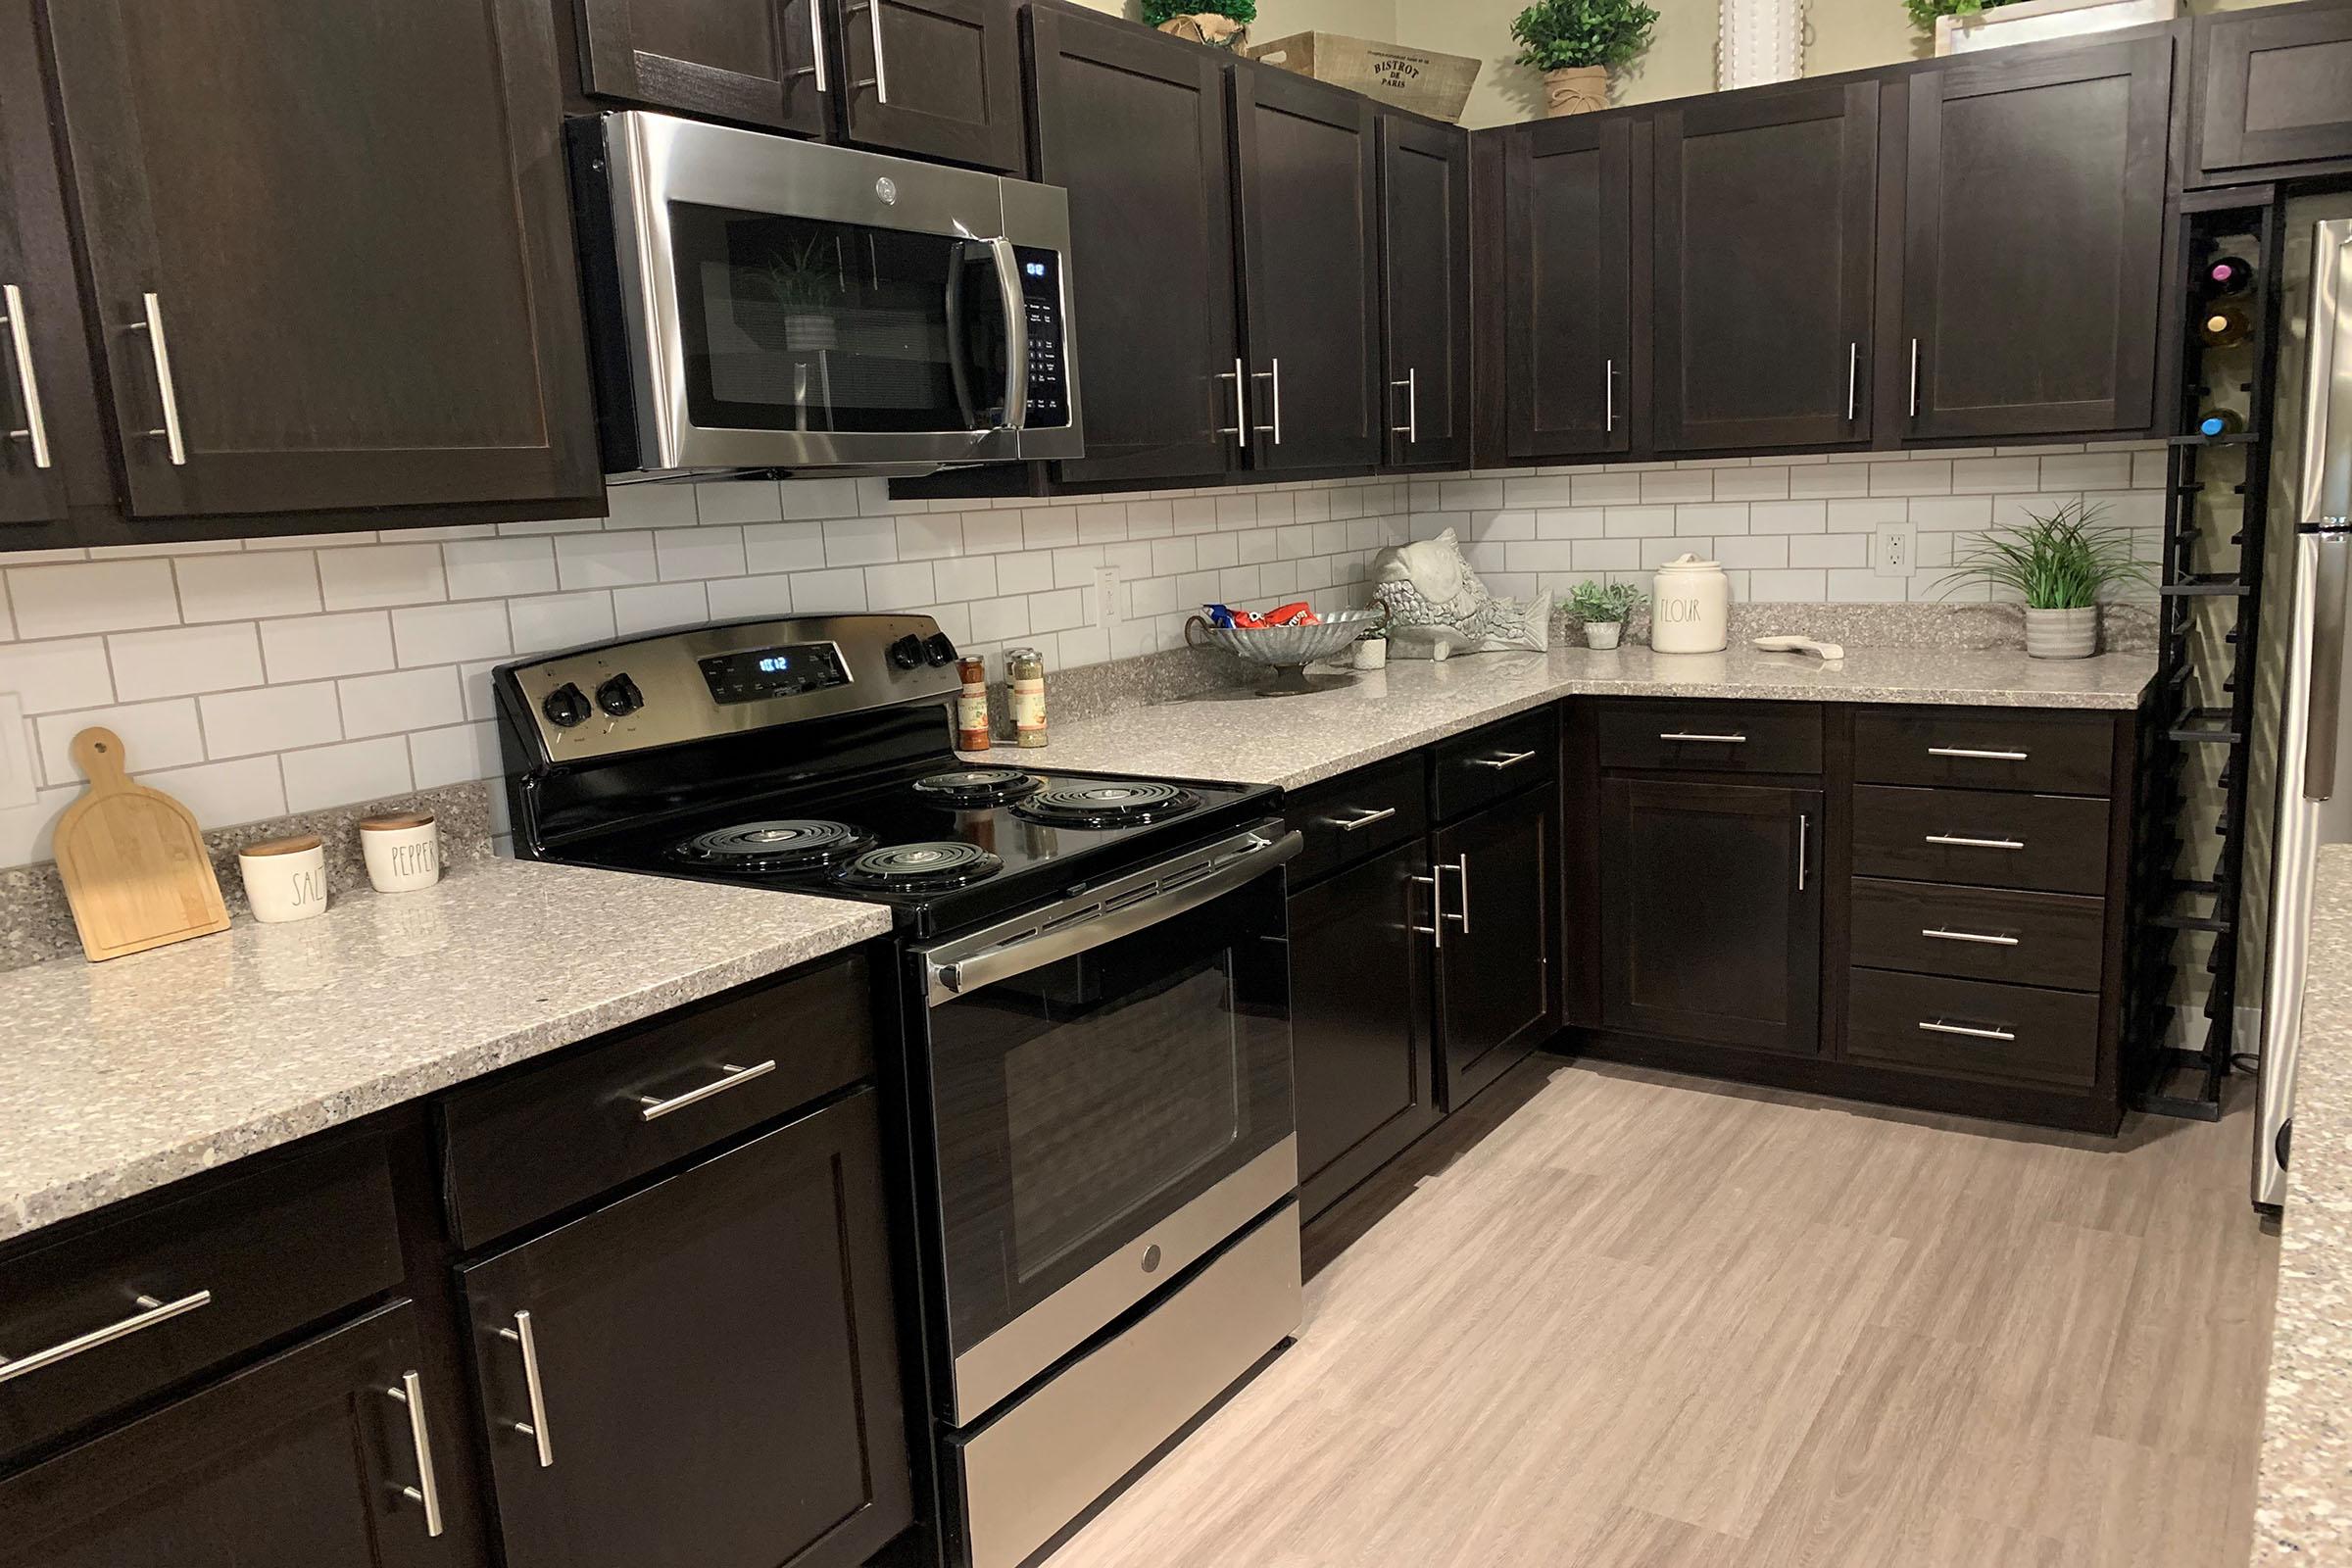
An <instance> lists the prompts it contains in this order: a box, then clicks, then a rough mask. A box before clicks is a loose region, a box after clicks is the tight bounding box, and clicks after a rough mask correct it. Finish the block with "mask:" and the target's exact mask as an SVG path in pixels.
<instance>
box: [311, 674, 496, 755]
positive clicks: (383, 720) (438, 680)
mask: <svg viewBox="0 0 2352 1568" xmlns="http://www.w3.org/2000/svg"><path fill="white" fill-rule="evenodd" d="M336 691H337V694H338V695H339V697H340V699H341V701H342V705H343V733H344V735H345V736H347V737H348V738H350V739H352V740H360V739H362V738H364V737H366V736H369V735H400V734H406V733H407V732H409V731H410V730H418V729H428V728H430V727H432V726H433V725H436V724H455V723H457V722H459V721H460V720H462V719H463V718H465V716H466V700H465V696H464V691H463V688H462V686H461V684H460V681H459V677H458V667H457V666H456V665H455V664H429V665H426V666H425V667H423V668H421V669H402V670H394V671H392V672H391V673H389V674H383V675H360V676H355V677H353V678H351V679H349V680H344V681H338V682H337V683H336Z"/></svg>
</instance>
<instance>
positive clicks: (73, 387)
mask: <svg viewBox="0 0 2352 1568" xmlns="http://www.w3.org/2000/svg"><path fill="white" fill-rule="evenodd" d="M92 412H93V411H92V410H91V407H90V374H89V356H88V353H87V352H86V350H85V349H84V348H83V346H82V341H81V299H80V295H79V294H78V293H77V292H76V290H75V289H74V286H73V258H72V255H71V252H70V249H69V247H68V244H67V240H66V225H65V209H64V206H63V203H62V198H61V197H60V195H59V192H58V183H57V154H56V148H55V145H54V144H53V142H52V141H51V139H50V133H49V109H48V102H47V99H46V97H45V96H44V94H43V92H42V90H41V78H40V67H39V52H38V50H37V48H36V47H35V42H34V30H33V21H32V4H31V0H0V524H11V525H13V526H10V527H9V528H8V530H7V531H6V532H5V533H0V550H24V549H31V548H34V547H37V546H40V545H45V544H65V543H68V542H69V541H68V540H67V539H66V538H65V537H64V535H63V533H62V531H61V530H60V528H59V527H58V526H57V525H60V524H62V523H63V522H64V521H65V518H66V516H67V513H68V509H69V508H70V507H71V505H72V504H73V496H72V495H71V494H70V493H69V487H68V484H67V477H68V475H69V473H77V474H78V476H79V478H80V479H81V481H82V485H83V487H84V488H86V489H88V490H90V491H91V494H90V495H89V496H88V497H87V499H88V500H91V501H98V502H102V501H104V499H105V495H106V490H105V484H106V473H105V466H104V464H103V462H101V461H100V460H99V457H98V454H97V452H96V450H95V448H94V443H93V441H92V439H91V437H92V435H93V434H94V432H93V431H92V429H91V422H92V421H91V414H92ZM27 525H30V526H27Z"/></svg>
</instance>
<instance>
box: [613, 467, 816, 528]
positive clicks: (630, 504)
mask: <svg viewBox="0 0 2352 1568" xmlns="http://www.w3.org/2000/svg"><path fill="white" fill-rule="evenodd" d="M706 490H710V491H714V492H717V493H716V494H714V495H713V496H711V498H710V499H708V500H705V498H704V496H703V492H704V491H706ZM762 490H764V491H766V492H767V495H768V502H767V506H768V510H767V511H766V513H765V514H764V517H763V518H762V520H764V519H765V518H772V517H775V516H778V515H780V514H779V513H778V512H776V511H775V510H774V509H775V499H774V498H775V493H776V482H775V481H774V480H773V479H752V480H745V481H742V482H735V481H728V482H725V483H719V484H709V485H701V484H668V483H657V484H616V485H614V486H613V487H612V488H611V489H609V490H607V491H606V492H605V513H606V515H605V520H604V521H603V522H602V523H601V524H600V523H594V522H591V523H590V524H589V526H591V527H604V528H608V529H613V530H620V531H626V530H629V529H636V528H686V527H692V526H693V525H694V523H695V522H696V521H698V520H702V518H703V513H704V509H706V508H708V509H710V510H711V511H717V510H720V509H723V508H726V507H728V506H729V505H730V503H732V505H733V506H734V507H736V508H745V507H748V508H749V509H750V510H753V511H758V510H759V501H758V497H759V493H760V491H762ZM710 520H714V521H715V520H717V519H715V518H713V519H710ZM726 520H728V521H744V520H749V519H744V518H728V519H726Z"/></svg>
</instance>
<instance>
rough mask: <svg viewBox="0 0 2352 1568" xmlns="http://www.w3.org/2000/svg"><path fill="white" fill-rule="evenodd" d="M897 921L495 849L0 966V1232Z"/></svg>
mask: <svg viewBox="0 0 2352 1568" xmlns="http://www.w3.org/2000/svg"><path fill="white" fill-rule="evenodd" d="M889 929H890V916H889V913H888V911H887V910H885V909H883V908H881V907H878V906H874V905H865V904H853V903H849V902H846V901H836V900H831V899H810V898H802V897H799V896H797V895H793V894H787V893H768V892H760V891H756V890H752V889H744V888H726V887H713V886H710V885H707V884H703V883H694V882H680V881H673V880H671V879H669V878H666V877H655V876H631V875H626V874H623V873H620V872H612V871H590V870H582V869H577V868H574V867H569V866H554V865H540V864H532V863H525V862H518V861H515V860H500V859H493V860H487V861H482V862H478V863H475V864H472V865H467V866H465V867H462V868H453V869H452V870H451V871H450V873H449V875H448V877H447V878H446V879H445V880H443V882H442V883H441V885H440V886H439V887H437V888H434V889H433V890H431V891H430V892H425V893H406V894H399V895H394V896H391V897H382V896H378V895H375V894H372V893H360V894H355V895H352V896H350V897H348V898H346V899H343V900H340V901H338V902H337V904H336V905H335V907H333V908H331V909H330V910H329V911H328V912H327V913H326V914H325V915H324V916H322V917H321V918H319V919H316V920H307V921H303V922H301V923H299V924H295V925H274V926H266V925H256V924H254V923H253V922H252V921H250V920H245V921H240V922H239V923H238V924H236V925H234V926H232V927H230V929H229V930H228V931H226V932H224V933H222V934H221V935H220V936H214V937H203V938H200V939H198V940H196V941H193V942H183V943H180V944H178V945H177V946H175V947H170V948H159V949H157V950H155V951H154V952H152V953H142V954H136V955H133V956H130V957H127V958H117V959H114V960H112V961H111V962H107V963H100V964H93V963H87V962H84V961H83V960H82V959H80V958H78V957H75V958H61V959H54V960H51V961H49V962H46V963H40V964H35V965H33V966H31V967H29V968H25V969H19V970H16V971H15V972H13V973H10V974H6V975H0V1040H5V1041H6V1042H7V1047H6V1051H5V1053H4V1057H5V1060H6V1064H7V1070H6V1071H5V1072H4V1073H0V1240H5V1239H7V1238H9V1237H12V1236H16V1235H20V1234H22V1233H24V1232H25V1231H29V1230H34V1229H37V1228H38V1227H40V1226H43V1225H49V1224H53V1223H55V1222H56V1221H58V1220H62V1219H67V1218H71V1217H72V1216H73V1215H76V1214H80V1213H84V1212H86V1211H88V1210H90V1209H94V1208H98V1207H102V1206H103V1205H105V1204H108V1203H112V1202H116V1201H120V1200H122V1199H125V1198H129V1197H132V1196H133V1195H135V1194H138V1193H143V1192H146V1191H148V1190H150V1189H152V1188H156V1187H161V1186H163V1185H164V1184H165V1183H167V1182H171V1181H175V1180H177V1179H178V1178H180V1177H182V1176H188V1175H193V1174H194V1173H196V1172H198V1171H201V1170H206V1169H209V1168H211V1167H213V1166H216V1165H220V1164H222V1163H224V1162H226V1161H228V1160H232V1159H236V1158H238V1157H240V1156H242V1155H246V1154H252V1153H257V1152H260V1151H262V1150H265V1149H270V1148H272V1147H274V1146H276V1145H278V1144H283V1143H288V1142H291V1141H292V1140H294V1139H296V1138H300V1137H303V1136H305V1135H306V1134H309V1133H315V1132H318V1131H319V1130H320V1129H322V1128H326V1127H332V1126H335V1125H336V1124H338V1123H341V1122H347V1121H352V1120H355V1119H356V1118H358V1117H361V1116H365V1115H367V1114H368V1112H370V1111H375V1110H380V1109H383V1108H384V1107H385V1106H387V1105H393V1104H398V1103H401V1102H403V1101H407V1100H414V1099H416V1098H417V1096H419V1095H423V1094H428V1093H430V1092H431V1091H433V1090H436V1089H442V1088H446V1087H447V1086H449V1085H451V1084H454V1083H459V1082H462V1081H464V1080H466V1079H467V1078H472V1077H477V1076H479V1075H480V1074H482V1073H486V1072H489V1071H491V1070H492V1069H494V1068H497V1067H503V1066H505V1065H507V1064H508V1063H509V1062H514V1061H519V1060H521V1059H523V1058H524V1057H527V1056H533V1055H537V1054H540V1053H541V1052H546V1051H552V1050H555V1049H556V1048H557V1047H559V1046H565V1045H569V1044H571V1043H572V1042H574V1041H577V1040H584V1039H587V1038H588V1037H589V1036H591V1035H595V1034H599V1033H602V1032H603V1031H605V1030H607V1029H612V1028H614V1027H617V1026H618V1025H621V1024H625V1023H630V1022H633V1021H635V1020H637V1019H639V1018H644V1017H648V1016H651V1015H652V1014H654V1013H657V1012H661V1011H662V1010H663V1009H665V1008H669V1007H674V1006H678V1005H681V1004H683V1003H688V1002H693V1001H695V1000H697V999H699V998H702V997H707V996H710V995H711V994H713V993H715V992H718V991H723V990H725V989H726V988H727V987H729V986H733V985H739V984H741V983H743V982H744V981H747V980H756V979H759V978H760V976H762V975H768V974H774V973H776V972H778V971H780V970H783V969H787V968H790V967H791V966H792V965H794V964H796V963H802V962H805V961H807V960H808V959H810V958H814V957H818V956H822V955H824V954H827V953H831V952H834V951H836V950H838V949H841V948H846V947H849V946H851V945H853V944H855V943H858V942H860V941H863V940H865V939H866V938H868V937H874V936H879V935H881V934H882V933H883V932H885V931H887V930H889ZM616 934H625V937H626V940H625V941H620V940H616Z"/></svg>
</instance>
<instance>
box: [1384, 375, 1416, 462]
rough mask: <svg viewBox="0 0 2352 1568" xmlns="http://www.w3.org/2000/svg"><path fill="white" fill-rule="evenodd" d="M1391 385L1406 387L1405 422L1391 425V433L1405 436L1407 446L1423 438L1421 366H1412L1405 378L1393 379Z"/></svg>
mask: <svg viewBox="0 0 2352 1568" xmlns="http://www.w3.org/2000/svg"><path fill="white" fill-rule="evenodd" d="M1389 385H1390V386H1392V387H1402V388H1404V422H1403V423H1402V424H1392V425H1390V426H1389V433H1390V434H1391V435H1400V436H1402V437H1404V444H1405V445H1406V446H1411V445H1413V444H1414V443H1415V442H1417V441H1419V440H1420V439H1421V368H1420V367H1419V366H1414V367H1412V368H1409V369H1407V370H1406V371H1405V372H1404V379H1403V380H1401V381H1391V382H1390V383H1389Z"/></svg>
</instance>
